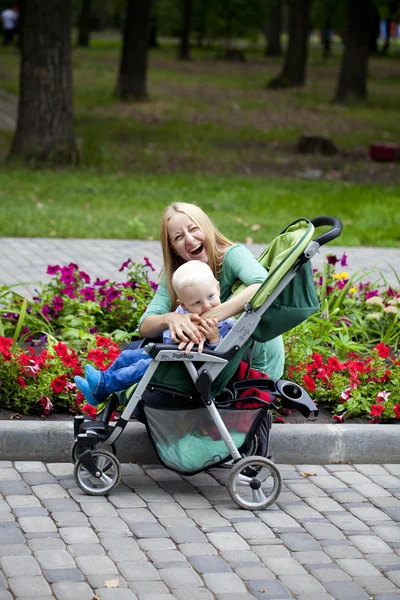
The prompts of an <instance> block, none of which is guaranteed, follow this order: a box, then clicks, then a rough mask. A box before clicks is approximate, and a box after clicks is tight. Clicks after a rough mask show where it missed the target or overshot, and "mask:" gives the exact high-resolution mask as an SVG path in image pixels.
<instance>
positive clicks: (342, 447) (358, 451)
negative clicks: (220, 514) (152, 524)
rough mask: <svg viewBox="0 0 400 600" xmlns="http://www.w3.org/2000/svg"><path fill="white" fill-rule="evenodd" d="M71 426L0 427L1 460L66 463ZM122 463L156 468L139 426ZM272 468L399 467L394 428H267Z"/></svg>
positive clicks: (131, 428) (399, 444)
mask: <svg viewBox="0 0 400 600" xmlns="http://www.w3.org/2000/svg"><path fill="white" fill-rule="evenodd" d="M73 441H74V439H73V429H72V422H65V421H62V422H57V421H53V422H51V421H50V422H46V423H42V422H40V421H29V422H27V421H25V422H24V421H19V422H18V421H6V422H5V421H3V422H0V460H41V461H47V462H68V461H69V460H70V459H71V447H72V444H73ZM117 453H118V457H119V459H120V460H121V461H122V462H137V463H139V464H151V463H154V462H158V460H157V457H156V454H155V452H154V449H153V447H152V445H151V443H150V441H149V439H148V437H147V433H146V430H145V428H144V426H143V425H141V424H140V423H128V425H127V427H126V429H125V431H124V432H123V434H122V436H121V438H120V440H119V441H118V443H117ZM271 453H272V455H273V458H274V460H275V462H277V463H282V464H284V463H288V464H299V463H305V464H329V463H331V464H335V463H371V464H372V463H399V462H400V428H399V426H398V425H290V424H276V425H274V426H273V428H272V434H271Z"/></svg>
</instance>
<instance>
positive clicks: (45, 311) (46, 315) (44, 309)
mask: <svg viewBox="0 0 400 600" xmlns="http://www.w3.org/2000/svg"><path fill="white" fill-rule="evenodd" d="M49 312H50V307H49V305H48V304H43V306H42V315H43V316H44V318H45V319H46V321H51V319H50V316H49Z"/></svg>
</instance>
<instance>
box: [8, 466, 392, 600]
mask: <svg viewBox="0 0 400 600" xmlns="http://www.w3.org/2000/svg"><path fill="white" fill-rule="evenodd" d="M72 468H73V467H72V465H71V464H68V463H47V464H44V463H42V462H14V463H12V462H6V461H3V462H0V600H9V599H11V598H20V597H21V598H24V600H29V599H33V598H35V599H36V600H39V599H41V600H45V599H49V598H57V599H58V600H70V599H71V598H73V599H74V600H81V599H82V600H91V599H93V598H96V599H97V598H98V599H99V600H135V598H137V599H139V600H174V599H177V600H211V599H216V600H245V599H246V600H247V599H250V598H258V599H262V600H278V599H281V598H282V599H290V598H296V599H298V600H303V599H304V600H306V599H307V600H326V599H328V598H334V599H337V600H364V599H365V600H368V599H374V600H389V599H391V600H394V599H395V598H398V599H399V598H400V527H399V521H400V465H398V464H396V465H393V464H392V465H390V464H387V465H365V464H364V465H353V466H351V465H326V466H325V467H324V466H316V465H296V466H290V465H280V467H279V468H280V470H281V473H282V476H283V480H284V487H283V491H282V493H281V495H280V497H279V499H278V501H277V503H276V505H273V506H272V507H270V508H269V509H267V510H265V511H262V512H259V513H251V512H246V511H243V510H240V509H238V508H237V507H236V505H234V504H233V503H232V501H231V500H230V498H229V496H228V493H227V491H226V489H225V488H224V487H223V486H222V485H221V482H223V481H224V480H225V479H226V478H227V476H228V474H229V472H228V471H227V470H226V469H214V470H212V471H210V472H208V473H201V474H199V475H196V476H194V477H191V478H190V477H189V478H184V477H180V476H179V475H177V474H175V473H172V472H171V471H167V470H165V469H163V468H161V467H160V466H159V465H148V466H146V465H145V466H143V467H140V466H139V465H137V464H123V465H122V470H123V479H122V483H121V484H120V485H119V486H118V488H117V489H116V490H115V491H114V492H113V493H112V494H110V496H108V497H93V496H85V495H84V494H83V493H82V492H81V491H80V489H79V488H77V487H76V485H75V481H74V479H73V477H72ZM116 585H118V586H119V587H113V586H116Z"/></svg>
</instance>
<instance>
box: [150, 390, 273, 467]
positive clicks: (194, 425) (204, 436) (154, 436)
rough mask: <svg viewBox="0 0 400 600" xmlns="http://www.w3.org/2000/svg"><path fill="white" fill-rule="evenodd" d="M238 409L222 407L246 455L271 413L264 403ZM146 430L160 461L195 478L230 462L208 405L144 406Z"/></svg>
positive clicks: (237, 445)
mask: <svg viewBox="0 0 400 600" xmlns="http://www.w3.org/2000/svg"><path fill="white" fill-rule="evenodd" d="M248 404H249V407H246V403H245V402H244V403H243V402H242V403H241V407H240V408H239V409H236V408H233V407H229V408H219V409H218V412H219V414H220V415H221V418H222V420H223V421H224V423H225V425H226V427H227V429H228V431H229V434H230V436H231V438H232V440H233V442H234V443H235V446H236V447H237V448H238V450H239V452H244V451H245V449H246V447H247V445H248V444H249V442H250V440H251V439H252V437H253V436H254V433H255V432H256V431H257V429H258V427H259V425H260V423H261V421H262V420H263V419H264V417H265V413H266V411H267V410H268V409H267V407H265V406H263V405H262V404H261V403H260V404H259V405H258V407H257V406H254V400H253V401H252V403H251V404H250V402H249V403H248ZM143 411H144V415H145V419H146V428H147V432H148V434H149V437H150V439H151V441H152V443H153V446H154V448H155V450H156V452H157V455H158V457H159V459H160V461H161V462H162V463H163V464H164V465H165V466H166V467H168V468H169V469H172V470H173V471H176V472H178V473H182V474H184V475H194V474H195V473H199V472H201V471H204V470H205V469H208V468H210V467H215V466H216V465H219V464H221V463H223V462H224V461H226V460H229V459H230V458H232V457H231V455H230V453H229V450H228V448H227V446H226V444H225V442H224V440H223V439H221V435H220V433H219V431H218V429H217V427H216V425H215V423H214V421H213V419H212V417H211V415H210V413H209V411H208V410H207V408H206V407H205V406H203V407H202V406H197V407H191V406H190V405H189V406H188V405H187V406H186V407H185V408H175V407H173V408H172V407H168V406H163V407H162V408H160V407H157V408H155V407H151V406H149V405H146V404H145V405H144V406H143Z"/></svg>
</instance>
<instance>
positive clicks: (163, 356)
mask: <svg viewBox="0 0 400 600" xmlns="http://www.w3.org/2000/svg"><path fill="white" fill-rule="evenodd" d="M171 358H173V359H175V360H182V359H185V360H193V358H194V354H185V353H184V352H172V353H168V354H167V353H166V352H165V353H164V352H161V354H159V355H158V360H161V361H163V360H171Z"/></svg>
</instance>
